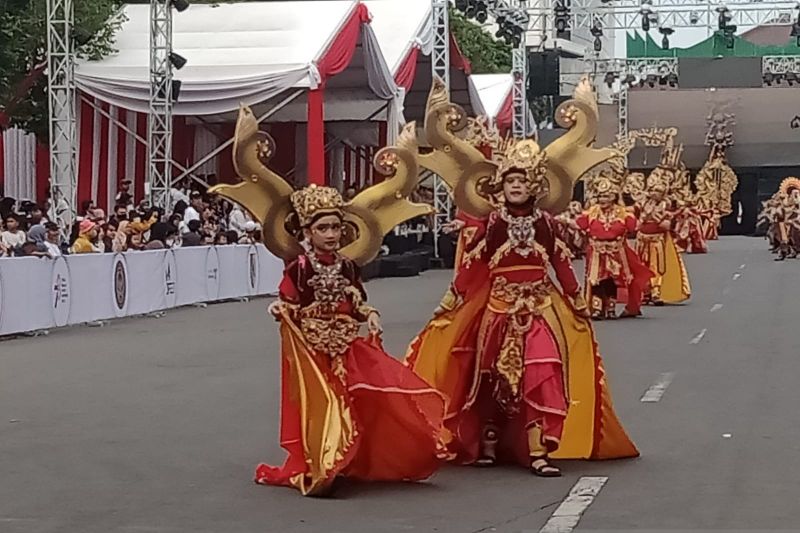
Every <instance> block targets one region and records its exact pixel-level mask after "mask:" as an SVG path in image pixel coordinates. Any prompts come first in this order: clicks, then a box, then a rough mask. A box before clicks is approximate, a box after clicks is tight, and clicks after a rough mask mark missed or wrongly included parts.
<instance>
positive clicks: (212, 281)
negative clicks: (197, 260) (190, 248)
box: [206, 246, 219, 300]
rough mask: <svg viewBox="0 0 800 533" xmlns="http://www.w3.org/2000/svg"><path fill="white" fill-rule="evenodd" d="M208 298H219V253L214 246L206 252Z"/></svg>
mask: <svg viewBox="0 0 800 533" xmlns="http://www.w3.org/2000/svg"><path fill="white" fill-rule="evenodd" d="M206 298H208V299H209V300H216V299H217V298H219V253H218V252H217V249H216V248H215V247H214V246H211V247H209V249H208V253H207V254H206Z"/></svg>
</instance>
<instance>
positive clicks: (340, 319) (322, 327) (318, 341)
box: [300, 315, 361, 356]
mask: <svg viewBox="0 0 800 533" xmlns="http://www.w3.org/2000/svg"><path fill="white" fill-rule="evenodd" d="M360 329H361V324H360V323H359V322H358V321H357V320H356V319H354V318H353V317H351V316H349V315H333V316H331V317H328V318H312V317H304V318H301V319H300V331H302V332H303V337H305V340H306V342H307V343H308V345H309V346H310V347H311V348H313V349H314V350H315V351H317V352H321V353H324V354H328V355H330V356H336V355H342V354H343V353H344V352H346V351H347V349H348V348H349V347H350V344H351V343H352V342H353V341H354V340H356V338H357V337H358V332H359V330H360Z"/></svg>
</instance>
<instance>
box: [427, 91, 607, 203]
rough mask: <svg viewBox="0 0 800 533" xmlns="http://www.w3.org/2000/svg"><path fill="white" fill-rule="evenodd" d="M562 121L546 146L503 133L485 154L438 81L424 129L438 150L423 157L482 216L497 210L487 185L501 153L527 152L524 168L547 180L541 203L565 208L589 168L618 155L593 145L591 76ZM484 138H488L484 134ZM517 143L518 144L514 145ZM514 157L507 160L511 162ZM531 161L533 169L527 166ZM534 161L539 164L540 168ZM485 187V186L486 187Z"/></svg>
mask: <svg viewBox="0 0 800 533" xmlns="http://www.w3.org/2000/svg"><path fill="white" fill-rule="evenodd" d="M557 121H558V123H559V124H560V125H561V126H563V127H565V128H568V130H569V131H567V132H566V133H565V134H564V135H562V136H561V137H560V138H559V139H557V140H556V141H554V142H553V143H551V144H550V145H549V146H548V147H547V148H546V149H545V150H540V149H539V146H538V145H537V144H536V143H535V142H534V141H532V140H524V141H515V140H513V139H512V140H508V139H505V140H504V139H500V138H499V136H496V138H495V139H494V140H493V141H491V142H490V143H489V144H491V146H487V148H488V149H491V150H492V154H493V157H492V158H490V157H487V155H485V154H484V153H483V152H482V151H481V150H480V149H479V148H478V147H477V146H476V144H479V143H477V142H475V143H473V142H469V139H465V138H462V137H463V134H464V132H465V131H468V130H466V126H467V125H468V124H469V120H468V119H467V117H466V113H465V112H464V110H463V109H461V107H459V106H458V105H456V104H453V103H451V102H450V100H449V97H448V94H447V92H446V90H445V88H444V85H443V84H442V83H441V81H439V80H434V85H433V88H432V89H431V93H430V96H429V99H428V107H427V110H426V116H425V134H426V136H427V139H428V142H429V143H430V145H431V147H432V148H433V149H434V152H433V153H432V154H427V155H424V156H422V157H421V158H420V163H421V164H422V166H424V167H425V168H428V169H429V170H432V171H433V172H436V173H437V174H439V175H440V176H441V177H442V178H443V179H444V180H445V181H446V182H447V183H448V185H450V187H451V188H452V190H453V196H454V198H455V201H456V204H457V205H458V206H459V208H461V209H462V210H464V211H465V212H466V213H468V214H470V215H473V216H478V217H482V216H485V215H487V214H488V213H490V212H491V211H492V210H493V207H492V204H491V203H490V202H489V200H488V199H487V197H486V194H485V192H486V191H485V190H484V191H481V188H482V186H483V185H485V184H486V183H487V182H491V181H492V179H493V176H494V178H495V179H496V174H497V173H498V170H501V169H502V168H504V166H508V165H504V163H503V161H502V160H503V158H506V159H507V158H508V157H516V155H518V154H529V155H528V156H526V157H525V158H524V159H525V160H526V161H527V163H525V169H524V170H526V171H527V172H528V174H529V175H530V176H532V177H533V179H534V180H536V179H537V178H536V176H538V175H539V173H540V172H542V173H543V174H544V175H545V177H546V181H547V185H546V187H544V189H546V194H545V195H543V196H542V197H541V198H540V199H539V202H538V205H539V206H540V207H541V208H543V209H547V210H549V211H552V212H560V211H563V210H564V209H565V208H566V207H567V205H568V204H569V201H570V200H571V199H572V191H573V188H574V186H575V183H576V182H577V181H578V179H580V178H581V176H583V175H584V174H585V173H586V172H587V171H589V170H590V169H592V168H594V167H595V166H597V165H599V164H600V163H602V162H604V161H606V160H608V159H610V158H613V157H616V156H619V152H617V151H616V150H614V149H611V148H604V149H599V150H596V149H593V148H591V145H592V143H593V142H594V139H595V135H596V133H597V123H598V113H597V102H596V100H595V97H594V93H593V92H592V89H591V87H590V86H589V85H588V81H587V80H584V81H582V83H581V84H580V85H579V87H578V89H576V92H575V98H574V99H572V100H568V101H566V102H564V103H563V104H562V105H561V106H559V108H558V110H557ZM459 134H461V135H459ZM484 140H485V139H484ZM515 144H519V147H516V146H514V145H515ZM509 162H510V161H506V163H509ZM529 166H530V168H528V167H529ZM534 166H536V167H540V168H538V169H535V168H533V167H534ZM484 189H485V188H484Z"/></svg>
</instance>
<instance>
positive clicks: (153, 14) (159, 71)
mask: <svg viewBox="0 0 800 533" xmlns="http://www.w3.org/2000/svg"><path fill="white" fill-rule="evenodd" d="M171 52H172V7H171V5H170V2H169V0H150V104H149V110H148V111H149V113H148V122H147V139H148V152H147V168H148V175H147V180H146V184H147V191H145V192H146V194H147V195H148V196H149V199H150V205H152V206H155V207H160V208H162V209H164V210H165V212H168V211H169V210H170V208H171V207H172V206H171V205H170V194H169V192H170V181H171V178H172V63H171V62H170V58H169V55H170V53H171Z"/></svg>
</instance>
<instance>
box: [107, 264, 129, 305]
mask: <svg viewBox="0 0 800 533" xmlns="http://www.w3.org/2000/svg"><path fill="white" fill-rule="evenodd" d="M113 265H114V266H113V268H112V270H111V272H112V279H111V283H112V289H113V294H114V315H115V316H116V317H117V318H119V317H123V316H125V315H127V314H128V263H127V262H126V261H125V256H124V255H122V254H116V255H115V256H114V263H113Z"/></svg>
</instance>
